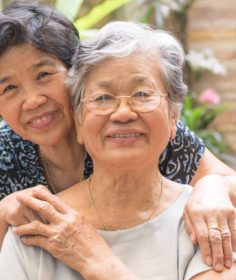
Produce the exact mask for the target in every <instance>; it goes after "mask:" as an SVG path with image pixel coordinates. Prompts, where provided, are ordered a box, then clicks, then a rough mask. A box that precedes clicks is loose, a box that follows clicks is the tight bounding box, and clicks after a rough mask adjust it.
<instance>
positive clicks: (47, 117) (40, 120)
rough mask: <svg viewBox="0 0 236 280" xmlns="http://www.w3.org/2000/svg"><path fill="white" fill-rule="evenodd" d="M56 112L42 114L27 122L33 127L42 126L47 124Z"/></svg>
mask: <svg viewBox="0 0 236 280" xmlns="http://www.w3.org/2000/svg"><path fill="white" fill-rule="evenodd" d="M55 115H56V112H51V113H48V114H47V115H44V116H42V117H39V118H34V119H32V120H31V121H30V122H29V124H30V126H31V127H33V128H43V127H45V126H47V125H49V124H50V123H51V122H52V121H53V120H54V118H55Z"/></svg>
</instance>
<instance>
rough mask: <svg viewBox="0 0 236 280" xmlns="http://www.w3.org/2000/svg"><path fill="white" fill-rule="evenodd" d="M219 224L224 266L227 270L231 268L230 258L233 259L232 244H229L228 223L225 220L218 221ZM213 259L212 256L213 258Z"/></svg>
mask: <svg viewBox="0 0 236 280" xmlns="http://www.w3.org/2000/svg"><path fill="white" fill-rule="evenodd" d="M219 224H220V232H221V238H222V246H223V254H224V265H225V267H227V268H230V267H231V266H232V261H233V260H232V257H233V250H232V243H231V233H230V230H229V226H228V223H227V221H226V220H225V219H222V221H219ZM213 259H214V256H213Z"/></svg>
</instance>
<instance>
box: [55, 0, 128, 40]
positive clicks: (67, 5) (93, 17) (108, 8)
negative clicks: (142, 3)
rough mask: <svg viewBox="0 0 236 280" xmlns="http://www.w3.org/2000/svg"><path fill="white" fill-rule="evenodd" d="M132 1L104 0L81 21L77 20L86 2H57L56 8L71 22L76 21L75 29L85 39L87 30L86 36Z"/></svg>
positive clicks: (57, 0) (61, 0)
mask: <svg viewBox="0 0 236 280" xmlns="http://www.w3.org/2000/svg"><path fill="white" fill-rule="evenodd" d="M131 1H133V0H104V1H103V2H102V3H100V4H97V5H95V6H94V7H93V8H92V9H91V11H90V12H89V13H88V14H87V15H85V16H84V17H82V18H79V19H76V16H77V15H78V13H79V10H80V8H81V6H82V4H83V3H84V0H67V1H64V0H56V2H55V6H56V8H57V9H58V10H59V11H61V12H62V13H64V14H65V15H66V16H67V17H68V18H69V19H70V20H74V25H75V27H76V28H77V29H78V30H79V32H80V33H82V37H83V31H85V30H86V33H85V34H87V33H89V32H88V31H89V29H91V28H92V27H93V26H94V25H95V24H96V23H98V22H99V21H100V20H102V19H104V18H105V17H106V16H108V15H110V14H111V13H112V12H114V11H115V10H117V9H118V8H120V7H122V6H124V5H125V4H127V3H129V2H131Z"/></svg>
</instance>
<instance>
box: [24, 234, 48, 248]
mask: <svg viewBox="0 0 236 280" xmlns="http://www.w3.org/2000/svg"><path fill="white" fill-rule="evenodd" d="M21 241H22V242H23V243H24V244H25V245H27V246H37V247H41V248H43V249H45V250H46V249H47V245H46V244H47V241H48V239H47V238H46V237H44V236H38V235H36V236H23V237H21Z"/></svg>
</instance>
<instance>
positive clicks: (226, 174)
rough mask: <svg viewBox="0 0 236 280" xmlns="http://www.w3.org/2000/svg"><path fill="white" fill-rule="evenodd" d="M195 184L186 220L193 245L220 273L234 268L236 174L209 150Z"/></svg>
mask: <svg viewBox="0 0 236 280" xmlns="http://www.w3.org/2000/svg"><path fill="white" fill-rule="evenodd" d="M191 184H192V185H194V190H193V192H192V195H191V196H190V199H189V201H188V203H187V205H186V208H185V212H184V217H185V222H186V226H187V230H188V232H189V233H190V235H191V238H192V240H193V243H199V246H200V249H201V253H202V256H203V259H204V261H205V262H206V263H207V264H208V265H212V264H213V267H214V269H216V270H217V271H221V270H222V269H223V265H225V266H226V267H231V265H232V247H233V248H234V249H236V225H235V218H236V215H235V208H234V206H235V205H236V203H235V201H236V173H235V171H234V170H232V169H231V168H229V167H228V166H227V165H225V164H224V163H222V162H221V161H220V160H218V159H217V158H216V157H215V156H214V155H212V154H211V153H210V152H209V151H208V150H207V149H206V150H205V152H204V155H203V157H202V160H201V163H200V165H199V168H198V170H197V172H196V174H195V176H194V177H193V180H192V182H191ZM209 240H210V242H209ZM231 241H232V242H231Z"/></svg>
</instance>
